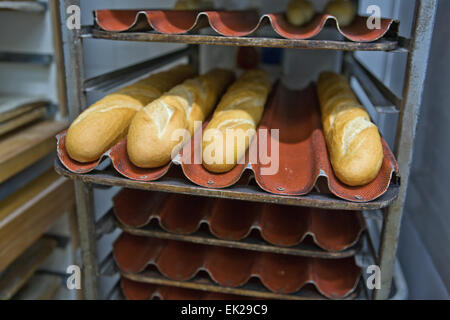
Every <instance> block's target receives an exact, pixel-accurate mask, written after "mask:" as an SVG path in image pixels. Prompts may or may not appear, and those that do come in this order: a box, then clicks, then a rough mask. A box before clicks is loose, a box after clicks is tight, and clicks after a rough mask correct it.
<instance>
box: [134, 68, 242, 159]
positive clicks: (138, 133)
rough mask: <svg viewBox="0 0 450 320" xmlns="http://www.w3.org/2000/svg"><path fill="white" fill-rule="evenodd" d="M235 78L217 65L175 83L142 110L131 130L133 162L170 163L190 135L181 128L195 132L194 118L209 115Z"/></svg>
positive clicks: (196, 119)
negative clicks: (185, 133) (215, 67)
mask: <svg viewBox="0 0 450 320" xmlns="http://www.w3.org/2000/svg"><path fill="white" fill-rule="evenodd" d="M233 79H234V74H233V72H231V71H228V70H222V69H214V70H212V71H210V72H208V73H207V74H205V75H202V76H200V77H197V78H195V79H189V80H187V81H185V82H184V83H183V84H181V85H179V86H176V87H174V88H173V89H172V90H170V91H169V92H167V93H166V94H164V95H163V96H162V97H161V98H159V99H157V100H155V101H153V102H152V103H150V104H149V105H147V106H146V107H145V108H143V109H142V110H141V111H139V112H138V113H137V114H136V117H135V118H134V119H133V121H132V123H131V125H130V130H129V133H128V142H127V149H128V156H129V158H130V160H131V162H133V163H134V164H135V165H136V166H138V167H141V168H157V167H161V166H163V165H165V164H167V163H168V162H169V161H170V160H171V155H172V153H173V152H174V150H176V147H177V146H180V145H181V144H182V143H183V142H184V140H185V139H187V138H189V137H186V136H184V137H183V136H180V135H179V132H180V131H179V130H178V129H184V130H185V131H186V130H187V132H188V133H189V135H192V134H193V133H194V129H196V128H194V122H195V121H203V120H205V119H206V117H207V116H208V115H209V114H210V113H211V112H212V110H213V108H214V106H215V105H216V103H217V101H218V99H219V97H220V95H221V94H222V93H223V92H224V91H225V89H226V88H227V87H228V85H229V84H230V83H231V82H232V81H233Z"/></svg>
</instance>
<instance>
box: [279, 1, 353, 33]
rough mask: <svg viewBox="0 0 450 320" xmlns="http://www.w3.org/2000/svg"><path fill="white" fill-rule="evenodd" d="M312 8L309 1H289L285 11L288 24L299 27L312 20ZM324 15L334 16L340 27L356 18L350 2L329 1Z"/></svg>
mask: <svg viewBox="0 0 450 320" xmlns="http://www.w3.org/2000/svg"><path fill="white" fill-rule="evenodd" d="M314 13H315V11H314V6H313V4H312V3H311V1H309V0H291V1H290V2H289V4H288V7H287V10H286V18H287V20H288V21H289V23H290V24H292V25H294V26H296V27H300V26H303V25H305V24H307V23H309V22H311V20H312V19H313V18H314ZM324 13H326V14H330V15H332V16H335V17H336V19H337V20H338V22H339V26H340V27H346V26H348V25H350V24H351V23H352V22H353V20H354V19H355V16H356V8H355V5H354V4H353V2H352V1H351V0H331V1H329V2H328V4H327V6H326V7H325V10H324Z"/></svg>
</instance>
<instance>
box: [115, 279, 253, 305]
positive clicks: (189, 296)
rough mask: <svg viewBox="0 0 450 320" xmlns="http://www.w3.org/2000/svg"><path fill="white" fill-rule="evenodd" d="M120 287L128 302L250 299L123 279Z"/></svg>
mask: <svg viewBox="0 0 450 320" xmlns="http://www.w3.org/2000/svg"><path fill="white" fill-rule="evenodd" d="M120 287H121V288H122V293H123V295H124V297H125V299H126V300H153V299H159V300H243V299H249V298H248V297H244V296H238V295H233V294H224V293H217V292H208V291H201V290H192V289H186V288H178V287H171V286H162V285H152V284H148V283H142V282H137V281H133V280H130V279H127V278H124V277H122V279H121V280H120Z"/></svg>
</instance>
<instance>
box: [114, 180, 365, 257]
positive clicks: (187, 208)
mask: <svg viewBox="0 0 450 320" xmlns="http://www.w3.org/2000/svg"><path fill="white" fill-rule="evenodd" d="M113 202H114V214H115V216H116V217H117V219H118V221H119V225H120V226H121V228H122V229H126V230H129V231H130V233H133V234H136V235H139V233H142V235H146V236H149V235H150V234H158V238H161V237H163V238H164V237H165V238H168V237H169V238H168V239H170V237H177V238H178V239H175V240H182V241H183V240H184V239H185V238H186V239H189V240H190V241H192V242H196V243H205V244H213V245H222V246H225V247H237V248H238V247H241V248H243V249H250V250H256V251H265V252H274V253H277V252H278V251H282V252H283V253H285V254H289V253H294V254H295V255H303V254H302V253H309V254H310V255H313V256H314V255H319V256H326V257H330V258H333V257H334V258H338V257H343V256H348V255H349V252H345V251H347V249H351V248H352V249H353V250H350V253H351V252H353V253H355V250H354V249H355V248H353V247H354V246H355V245H357V244H358V243H359V240H360V239H361V234H362V233H363V231H364V230H365V222H364V219H363V217H362V215H361V213H360V212H351V211H328V210H319V209H310V208H299V207H292V206H280V205H272V204H258V203H253V202H245V201H233V200H225V199H214V200H212V199H211V200H210V199H208V198H203V197H193V196H185V195H175V194H171V195H166V194H163V193H155V192H154V193H152V192H143V191H139V190H130V189H124V190H122V191H121V192H119V193H118V194H117V195H116V196H115V197H114V199H113ZM130 204H133V206H130ZM164 231H165V232H164ZM165 233H168V235H166V234H165ZM188 236H191V237H188ZM189 240H188V241H189ZM240 240H244V242H243V243H242V244H241V243H240V242H239V241H240ZM244 243H245V246H244ZM258 248H259V249H261V250H258Z"/></svg>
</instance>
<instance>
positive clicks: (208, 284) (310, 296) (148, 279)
mask: <svg viewBox="0 0 450 320" xmlns="http://www.w3.org/2000/svg"><path fill="white" fill-rule="evenodd" d="M121 275H122V276H123V277H125V278H127V279H130V280H133V281H137V282H143V283H150V284H157V285H166V286H173V287H179V288H186V289H194V290H201V291H209V292H218V293H225V294H234V295H239V296H247V297H253V298H262V299H276V300H327V298H325V297H324V296H322V295H320V294H318V293H317V292H316V290H314V289H312V288H310V287H309V286H306V287H304V288H302V289H301V290H300V291H299V292H297V293H295V294H289V295H288V294H279V293H274V292H271V291H269V290H268V289H267V288H265V287H264V286H263V285H262V284H261V282H259V281H254V282H252V281H250V282H248V283H247V284H245V285H243V286H242V287H239V288H230V287H222V286H220V285H218V284H215V283H214V282H213V281H212V280H211V279H209V278H208V277H203V276H200V275H197V276H196V277H194V279H192V280H189V281H177V280H170V279H167V278H165V277H164V276H162V275H160V274H159V273H158V272H155V271H150V270H148V271H144V272H142V273H140V274H133V273H126V272H121ZM362 291H363V290H361V282H360V283H359V284H358V286H357V288H356V290H355V292H354V293H352V294H350V295H349V296H348V297H347V298H346V299H347V300H353V299H355V298H357V297H358V296H360V295H361V292H362Z"/></svg>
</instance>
